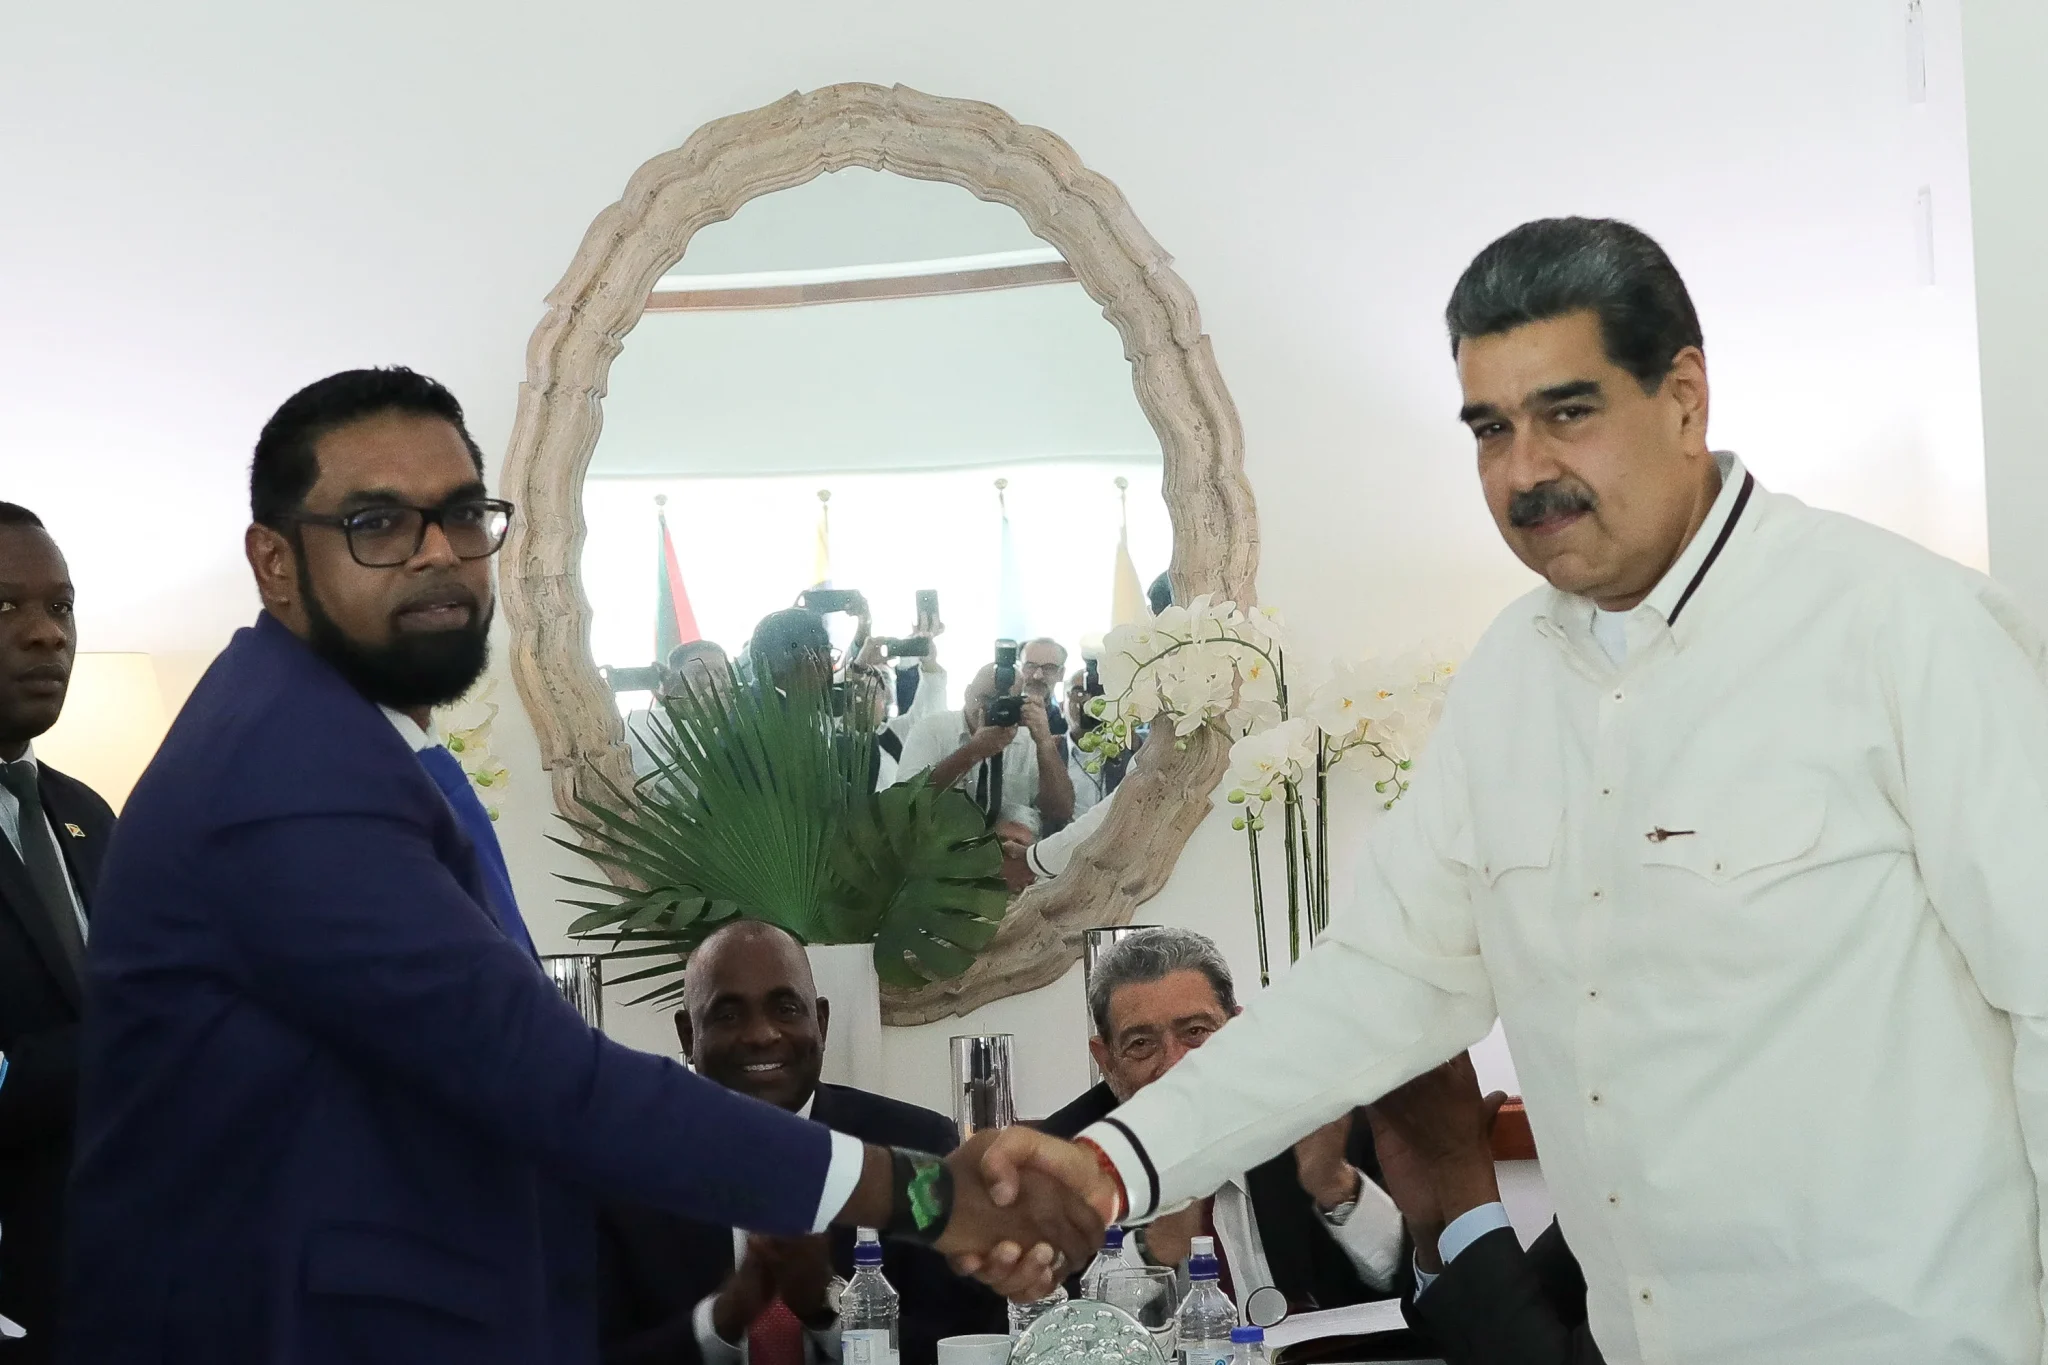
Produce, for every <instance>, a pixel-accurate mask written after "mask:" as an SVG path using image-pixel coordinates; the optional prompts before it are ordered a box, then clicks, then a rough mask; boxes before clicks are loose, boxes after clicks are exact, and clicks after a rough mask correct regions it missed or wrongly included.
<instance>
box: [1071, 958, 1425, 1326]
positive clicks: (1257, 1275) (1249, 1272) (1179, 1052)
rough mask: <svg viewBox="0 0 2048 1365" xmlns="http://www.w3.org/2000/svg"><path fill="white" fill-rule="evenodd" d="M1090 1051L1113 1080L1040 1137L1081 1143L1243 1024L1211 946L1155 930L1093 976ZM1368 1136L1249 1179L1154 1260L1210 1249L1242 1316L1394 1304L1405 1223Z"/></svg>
mask: <svg viewBox="0 0 2048 1365" xmlns="http://www.w3.org/2000/svg"><path fill="white" fill-rule="evenodd" d="M1088 1008H1089V1012H1090V1013H1091V1014H1092V1015H1093V1017H1094V1020H1095V1031H1096V1036H1095V1037H1094V1038H1092V1039H1090V1040H1089V1043H1088V1046H1089V1049H1090V1050H1091V1051H1092V1052H1093V1053H1094V1055H1095V1063H1096V1065H1097V1066H1098V1067H1099V1068H1100V1069H1101V1071H1102V1074H1103V1077H1104V1080H1103V1082H1102V1083H1101V1084H1100V1085H1097V1086H1096V1087H1095V1088H1094V1089H1092V1090H1090V1091H1088V1092H1087V1093H1086V1094H1084V1095H1082V1096H1081V1097H1080V1098H1079V1099H1077V1100H1075V1101H1074V1102H1073V1103H1071V1104H1069V1105H1068V1106H1067V1107H1066V1108H1064V1109H1062V1110H1060V1111H1059V1112H1058V1113H1056V1114H1054V1115H1053V1116H1052V1117H1051V1118H1049V1119H1047V1120H1046V1121H1045V1122H1044V1123H1042V1124H1040V1125H1038V1126H1039V1127H1041V1128H1043V1129H1045V1130H1046V1131H1047V1132H1050V1133H1052V1134H1053V1135H1054V1136H1056V1137H1072V1136H1073V1135H1074V1134H1076V1133H1078V1132H1080V1131H1081V1130H1082V1129H1083V1128H1085V1127H1087V1126H1088V1125H1089V1124H1091V1123H1094V1122H1096V1121H1097V1120H1098V1119H1100V1118H1102V1117H1103V1116H1104V1115H1105V1114H1107V1113H1109V1111H1110V1110H1111V1109H1114V1108H1115V1107H1116V1106H1117V1105H1118V1104H1121V1103H1122V1102H1123V1101H1125V1100H1127V1099H1129V1098H1130V1097H1131V1096H1132V1095H1134V1094H1136V1093H1137V1092H1138V1091H1139V1090H1142V1089H1143V1088H1144V1087H1145V1086H1147V1085H1149V1084H1151V1083H1152V1082H1153V1081H1155V1080H1158V1079H1159V1077H1161V1076H1163V1075H1165V1074H1166V1073H1167V1071H1169V1070H1170V1069H1172V1067H1173V1066H1174V1064H1175V1063H1176V1062H1178V1061H1179V1060H1180V1059H1181V1058H1182V1057H1184V1056H1186V1055H1187V1054H1188V1052H1190V1051H1192V1050H1193V1049H1195V1048H1198V1047H1200V1046H1201V1045H1202V1044H1203V1043H1205V1042H1207V1041H1208V1039H1209V1038H1210V1037H1211V1036H1212V1035H1213V1034H1214V1033H1215V1032H1216V1031H1217V1030H1218V1029H1220V1028H1222V1027H1223V1026H1224V1025H1225V1024H1227V1023H1228V1022H1229V1021H1230V1020H1231V1019H1232V1018H1233V1017H1235V1016H1236V1015H1237V1014H1238V1012H1239V1006H1238V1004H1237V997H1236V994H1235V990H1234V988H1233V985H1232V982H1231V978H1230V968H1229V966H1228V965H1227V964H1226V963H1225V962H1224V960H1223V956H1222V954H1221V953H1219V952H1218V951H1217V950H1216V945H1215V944H1213V943H1211V942H1210V941H1209V940H1208V939H1206V938H1204V937H1202V936H1201V935H1200V934H1197V933H1193V932H1191V931H1189V930H1186V929H1172V928H1157V929H1147V930H1145V931H1143V932H1141V933H1136V934H1132V935H1131V936H1130V937H1128V938H1125V939H1122V940H1120V941H1119V942H1118V943H1117V944H1116V945H1115V946H1114V947H1112V948H1111V949H1110V950H1109V951H1108V952H1106V953H1104V954H1103V955H1102V956H1101V957H1100V958H1099V959H1097V961H1096V963H1095V971H1094V974H1093V975H1092V976H1091V977H1090V979H1089V983H1088ZM1378 1175H1379V1162H1378V1158H1377V1157H1376V1156H1375V1154H1374V1151H1373V1142H1372V1132H1371V1130H1370V1128H1369V1126H1368V1125H1367V1123H1366V1122H1365V1120H1364V1119H1363V1117H1362V1116H1360V1115H1358V1114H1352V1115H1347V1116H1345V1117H1344V1118H1342V1119H1339V1120H1337V1121H1336V1122H1335V1123H1333V1124H1331V1125H1329V1126H1328V1127H1326V1128H1323V1129H1320V1130H1318V1131H1317V1132H1315V1133H1313V1134H1311V1135H1310V1136H1308V1137H1307V1138H1304V1139H1303V1140H1302V1141H1301V1142H1299V1143H1297V1144H1296V1145H1295V1146H1294V1148H1293V1149H1292V1150H1290V1151H1286V1152H1282V1153H1281V1154H1280V1155H1279V1156H1277V1157H1275V1158H1274V1159H1273V1160H1271V1161H1268V1162H1266V1163H1265V1164H1263V1165H1261V1166H1257V1167H1254V1168H1253V1169H1252V1170H1250V1171H1247V1172H1245V1174H1244V1175H1243V1177H1242V1178H1241V1179H1239V1180H1233V1181H1231V1182H1230V1183H1228V1184H1226V1185H1225V1186H1224V1187H1223V1188H1222V1189H1221V1190H1219V1191H1217V1193H1216V1195H1215V1196H1214V1197H1213V1198H1211V1199H1206V1200H1202V1201H1200V1202H1198V1203H1195V1204H1191V1205H1189V1206H1188V1207H1187V1208H1186V1209H1184V1210H1182V1211H1181V1212H1179V1213H1175V1214H1170V1215H1168V1216H1167V1217H1165V1218H1160V1219H1157V1220H1155V1221H1153V1222H1151V1223H1149V1224H1147V1225H1145V1226H1144V1227H1143V1228H1142V1229H1140V1230H1139V1231H1138V1233H1137V1235H1136V1240H1137V1242H1138V1245H1139V1250H1140V1252H1141V1254H1142V1255H1143V1256H1144V1257H1145V1259H1146V1260H1148V1261H1150V1262H1152V1263H1154V1264H1157V1265H1179V1264H1180V1263H1181V1262H1182V1261H1183V1260H1185V1259H1186V1257H1187V1248H1188V1239H1189V1238H1191V1237H1193V1236H1197V1235H1214V1236H1215V1237H1216V1239H1217V1245H1218V1247H1219V1248H1220V1249H1221V1250H1222V1252H1223V1255H1224V1261H1225V1263H1226V1266H1227V1267H1228V1269H1227V1270H1226V1275H1227V1276H1228V1279H1229V1283H1228V1285H1227V1286H1226V1287H1227V1288H1228V1289H1229V1291H1230V1292H1231V1293H1232V1295H1233V1296H1234V1297H1235V1298H1236V1299H1237V1302H1238V1307H1239V1309H1240V1310H1242V1309H1243V1308H1244V1307H1245V1304H1246V1301H1247V1300H1248V1299H1249V1297H1250V1296H1251V1294H1252V1293H1253V1292H1254V1291H1255V1290H1257V1289H1259V1288H1261V1287H1263V1286H1265V1285H1271V1286H1273V1287H1274V1288H1277V1289H1279V1290H1280V1292H1281V1293H1282V1294H1284V1295H1285V1296H1286V1298H1287V1301H1288V1303H1289V1305H1290V1306H1291V1307H1292V1308H1293V1309H1295V1310H1302V1309H1311V1308H1338V1307H1342V1306H1344V1305H1347V1304H1354V1303H1365V1302H1368V1301H1371V1300H1374V1299H1387V1298H1394V1297H1397V1296H1398V1295H1400V1293H1401V1292H1402V1290H1403V1289H1404V1288H1405V1287H1406V1283H1407V1279H1406V1277H1407V1273H1408V1256H1407V1249H1406V1245H1405V1243H1404V1240H1403V1235H1402V1228H1401V1215H1400V1212H1399V1210H1398V1209H1396V1208H1395V1206H1394V1203H1393V1201H1392V1200H1391V1199H1390V1198H1388V1196H1387V1194H1386V1192H1385V1191H1384V1190H1382V1189H1381V1188H1380V1186H1379V1185H1378V1184H1377V1183H1376V1181H1377V1179H1378Z"/></svg>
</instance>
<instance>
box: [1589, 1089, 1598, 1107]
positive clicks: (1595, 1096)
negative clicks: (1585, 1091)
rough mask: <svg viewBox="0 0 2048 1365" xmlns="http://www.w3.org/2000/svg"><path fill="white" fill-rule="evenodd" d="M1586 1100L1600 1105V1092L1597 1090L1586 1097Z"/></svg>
mask: <svg viewBox="0 0 2048 1365" xmlns="http://www.w3.org/2000/svg"><path fill="white" fill-rule="evenodd" d="M1586 1098H1587V1099H1589V1100H1591V1101H1592V1102H1593V1103H1595V1104H1598V1103H1600V1092H1599V1091H1597V1090H1595V1091H1594V1092H1593V1093H1592V1094H1590V1095H1588V1096H1586Z"/></svg>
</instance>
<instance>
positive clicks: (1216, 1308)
mask: <svg viewBox="0 0 2048 1365" xmlns="http://www.w3.org/2000/svg"><path fill="white" fill-rule="evenodd" d="M1221 1275H1222V1271H1221V1270H1220V1269H1219V1267H1218V1266H1217V1264H1216V1239H1215V1238H1214V1237H1196V1238H1194V1239H1192V1240H1191V1241H1190V1243H1189V1250H1188V1279H1189V1280H1190V1281H1192V1283H1193V1288H1191V1289H1189V1290H1188V1296H1187V1297H1186V1298H1184V1299H1182V1300H1181V1301H1180V1362H1181V1365H1230V1355H1231V1350H1232V1347H1231V1344H1230V1334H1231V1332H1233V1331H1234V1330H1236V1328H1237V1305H1236V1304H1234V1303H1232V1302H1231V1301H1230V1296H1229V1295H1228V1294H1225V1293H1224V1292H1223V1286H1222V1284H1220V1283H1219V1282H1218V1281H1219V1278H1220V1277H1221Z"/></svg>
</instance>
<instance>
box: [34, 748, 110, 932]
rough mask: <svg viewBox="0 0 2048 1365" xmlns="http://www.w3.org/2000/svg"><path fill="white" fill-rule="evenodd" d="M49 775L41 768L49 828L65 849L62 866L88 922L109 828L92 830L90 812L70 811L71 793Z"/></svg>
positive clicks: (59, 846)
mask: <svg viewBox="0 0 2048 1365" xmlns="http://www.w3.org/2000/svg"><path fill="white" fill-rule="evenodd" d="M51 776H52V774H51V772H50V770H49V769H48V768H45V769H43V779H44V780H43V809H44V810H45V811H47V812H48V813H49V817H50V828H51V830H52V831H53V832H54V833H55V834H56V836H57V847H58V848H60V849H62V850H63V851H64V866H65V867H66V868H68V869H70V872H71V885H72V886H74V887H76V888H77V890H78V901H79V905H80V906H81V907H82V908H83V909H84V911H85V917H86V919H87V921H90V920H91V919H92V901H93V895H94V893H95V892H97V891H98V890H99V882H100V858H101V857H102V856H103V855H104V854H105V853H106V851H107V850H106V836H107V833H108V831H104V830H95V829H93V824H94V821H93V819H92V813H91V812H89V811H84V810H73V809H72V808H71V794H70V793H69V792H68V791H66V790H65V789H64V782H63V781H58V782H52V781H50V780H49V779H50V777H51ZM60 776H61V775H60ZM66 780H67V781H68V780H69V779H66Z"/></svg>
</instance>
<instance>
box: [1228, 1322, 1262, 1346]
mask: <svg viewBox="0 0 2048 1365" xmlns="http://www.w3.org/2000/svg"><path fill="white" fill-rule="evenodd" d="M1265 1339H1266V1329H1265V1328H1263V1327H1233V1328H1231V1329H1230V1344H1231V1345H1232V1346H1249V1345H1252V1344H1253V1343H1254V1342H1262V1341H1264V1340H1265Z"/></svg>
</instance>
